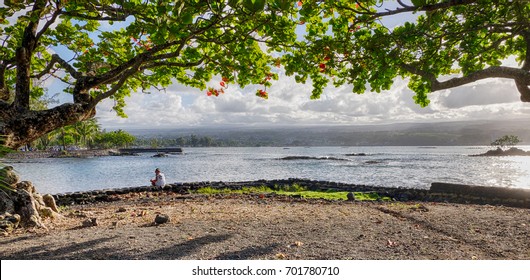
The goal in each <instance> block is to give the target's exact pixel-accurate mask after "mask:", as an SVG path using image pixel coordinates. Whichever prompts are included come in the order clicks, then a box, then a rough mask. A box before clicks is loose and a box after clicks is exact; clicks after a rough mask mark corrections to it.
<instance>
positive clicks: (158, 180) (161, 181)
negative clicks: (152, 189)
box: [155, 172, 166, 187]
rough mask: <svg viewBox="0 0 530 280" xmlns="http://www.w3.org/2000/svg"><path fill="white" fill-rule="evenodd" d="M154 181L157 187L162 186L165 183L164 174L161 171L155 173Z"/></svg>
mask: <svg viewBox="0 0 530 280" xmlns="http://www.w3.org/2000/svg"><path fill="white" fill-rule="evenodd" d="M155 179H156V182H155V186H157V187H163V186H165V185H166V176H164V173H162V172H159V173H158V174H157V175H156V178H155Z"/></svg>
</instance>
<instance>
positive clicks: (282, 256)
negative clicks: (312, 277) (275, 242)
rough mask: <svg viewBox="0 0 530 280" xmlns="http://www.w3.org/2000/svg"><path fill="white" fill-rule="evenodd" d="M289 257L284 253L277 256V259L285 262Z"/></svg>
mask: <svg viewBox="0 0 530 280" xmlns="http://www.w3.org/2000/svg"><path fill="white" fill-rule="evenodd" d="M286 257H287V256H286V255H285V254H283V253H278V254H276V258H277V259H279V260H284V259H285V258H286Z"/></svg>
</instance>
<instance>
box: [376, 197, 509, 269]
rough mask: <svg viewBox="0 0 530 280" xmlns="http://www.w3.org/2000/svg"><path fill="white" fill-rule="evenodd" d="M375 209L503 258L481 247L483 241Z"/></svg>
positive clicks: (398, 213) (408, 216)
mask: <svg viewBox="0 0 530 280" xmlns="http://www.w3.org/2000/svg"><path fill="white" fill-rule="evenodd" d="M375 209H377V210H379V211H381V212H383V213H386V214H389V215H391V216H393V217H395V218H398V219H404V220H408V221H409V222H411V223H413V224H417V225H420V226H421V227H422V228H424V229H426V230H429V231H433V232H436V233H438V234H440V235H442V236H444V237H446V238H448V239H449V240H453V241H454V242H457V243H462V244H466V245H469V246H472V247H474V248H476V249H477V250H479V251H482V252H483V253H485V254H486V255H487V256H489V257H492V258H494V257H496V258H502V257H503V254H502V252H498V251H496V250H494V249H490V248H485V247H484V246H481V245H483V243H484V242H483V241H482V240H469V238H467V237H466V236H464V235H463V234H462V233H459V232H453V231H448V230H446V229H443V228H439V227H437V226H435V225H433V224H432V223H431V222H429V221H427V220H422V219H419V218H416V217H413V216H411V215H407V214H404V213H400V212H399V211H394V210H390V209H387V208H383V207H376V208H375Z"/></svg>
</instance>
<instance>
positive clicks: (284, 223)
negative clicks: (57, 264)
mask: <svg viewBox="0 0 530 280" xmlns="http://www.w3.org/2000/svg"><path fill="white" fill-rule="evenodd" d="M118 198H119V200H118V201H116V202H112V203H100V204H90V205H77V206H71V207H66V208H62V209H61V214H62V216H63V218H60V219H56V220H46V225H47V227H48V229H47V230H43V229H31V230H22V229H20V230H17V231H16V232H14V233H12V234H11V235H9V236H7V237H0V259H3V260H5V259H127V260H130V259H169V260H171V259H193V260H198V259H308V260H309V259H328V260H351V259H356V260H357V259H361V260H366V259H385V260H386V259H416V260H417V259H459V260H466V259H508V260H513V259H526V260H528V259H530V243H529V240H530V238H529V237H530V209H518V208H509V207H501V206H489V205H459V204H448V203H414V202H410V203H401V202H395V203H379V202H345V201H344V202H329V201H323V200H303V199H294V198H287V197H269V196H266V197H260V196H258V195H244V196H241V195H237V196H236V195H232V196H230V195H228V196H202V195H178V194H174V193H163V192H162V193H150V194H149V193H136V194H128V195H122V196H119V197H118ZM157 214H166V215H168V216H169V217H170V221H169V222H168V223H165V224H160V225H155V224H154V219H155V216H156V215H157ZM90 218H92V219H93V218H95V219H96V223H97V225H95V226H86V225H85V226H83V222H84V221H86V220H87V219H90Z"/></svg>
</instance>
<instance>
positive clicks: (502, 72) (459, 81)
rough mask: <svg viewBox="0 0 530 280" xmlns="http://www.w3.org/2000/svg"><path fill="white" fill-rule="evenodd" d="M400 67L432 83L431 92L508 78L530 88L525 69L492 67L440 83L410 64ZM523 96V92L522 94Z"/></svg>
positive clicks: (529, 75)
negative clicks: (492, 79) (490, 79)
mask: <svg viewBox="0 0 530 280" xmlns="http://www.w3.org/2000/svg"><path fill="white" fill-rule="evenodd" d="M400 67H401V68H402V69H404V70H405V71H407V72H410V73H412V74H415V75H419V76H421V77H423V78H424V79H426V80H428V81H429V82H430V83H431V91H438V90H443V89H449V88H454V87H459V86H462V85H466V84H469V83H473V82H476V81H479V80H484V79H488V78H506V79H513V80H516V81H517V80H519V81H520V84H525V85H526V86H528V85H529V84H530V72H528V71H525V70H523V69H518V68H512V67H506V66H491V67H489V68H486V69H483V70H480V71H476V72H473V73H471V74H469V75H467V76H464V77H457V78H452V79H449V80H447V81H443V82H440V81H438V80H437V79H436V76H435V75H433V74H432V73H429V72H426V71H424V70H421V69H418V68H416V67H414V66H412V65H410V64H404V63H402V64H400ZM521 94H522V92H521ZM529 101H530V99H529Z"/></svg>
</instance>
